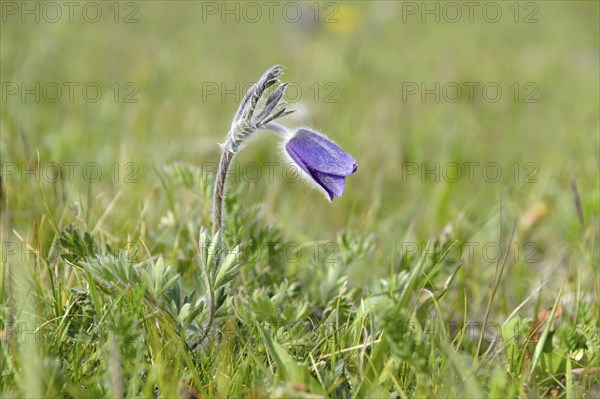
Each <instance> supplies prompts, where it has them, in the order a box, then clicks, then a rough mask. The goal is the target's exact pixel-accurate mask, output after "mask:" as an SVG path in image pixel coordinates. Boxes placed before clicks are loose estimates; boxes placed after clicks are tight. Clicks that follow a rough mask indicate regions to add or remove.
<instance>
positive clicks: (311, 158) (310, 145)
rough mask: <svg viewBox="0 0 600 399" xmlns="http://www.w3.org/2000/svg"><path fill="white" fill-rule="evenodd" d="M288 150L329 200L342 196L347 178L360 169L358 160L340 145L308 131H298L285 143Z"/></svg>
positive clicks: (309, 178)
mask: <svg viewBox="0 0 600 399" xmlns="http://www.w3.org/2000/svg"><path fill="white" fill-rule="evenodd" d="M285 151H286V153H287V154H288V155H289V156H290V158H291V159H292V160H293V161H294V163H295V164H296V165H298V167H299V169H300V170H301V172H302V173H303V174H304V176H305V177H306V178H308V180H309V181H311V182H314V183H316V185H317V187H318V188H319V189H321V190H322V191H324V192H325V194H327V197H328V198H329V201H333V197H334V196H335V197H341V196H342V194H343V192H344V188H346V177H348V176H350V175H351V174H352V173H354V172H356V169H357V167H356V160H354V158H352V157H351V156H350V155H348V153H346V152H345V151H344V150H342V149H341V148H340V147H339V146H338V145H337V144H335V143H334V142H333V141H331V140H329V139H328V138H326V137H324V136H323V135H321V134H319V133H316V132H314V131H311V130H308V129H298V130H297V131H296V132H295V133H294V134H293V135H292V136H291V137H290V138H289V139H288V141H287V142H286V143H285Z"/></svg>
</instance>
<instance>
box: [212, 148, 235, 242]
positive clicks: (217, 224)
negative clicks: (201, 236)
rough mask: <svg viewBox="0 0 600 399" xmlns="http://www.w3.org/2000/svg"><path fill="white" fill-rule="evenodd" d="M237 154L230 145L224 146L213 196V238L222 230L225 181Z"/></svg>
mask: <svg viewBox="0 0 600 399" xmlns="http://www.w3.org/2000/svg"><path fill="white" fill-rule="evenodd" d="M234 155H235V153H234V152H233V151H231V150H230V149H229V145H228V143H226V144H225V145H224V146H223V152H222V153H221V160H220V161H219V170H218V171H217V177H216V179H215V191H214V194H213V213H212V219H213V228H212V233H213V236H214V235H216V234H217V233H218V232H219V231H220V230H221V225H222V223H223V199H224V198H225V180H227V171H228V170H229V165H230V164H231V161H232V160H233V156H234Z"/></svg>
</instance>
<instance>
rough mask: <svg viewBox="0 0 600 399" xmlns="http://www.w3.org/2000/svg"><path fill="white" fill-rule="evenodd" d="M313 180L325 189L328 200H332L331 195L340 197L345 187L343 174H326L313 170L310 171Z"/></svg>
mask: <svg viewBox="0 0 600 399" xmlns="http://www.w3.org/2000/svg"><path fill="white" fill-rule="evenodd" d="M312 176H313V178H314V179H315V181H316V182H317V183H318V184H319V185H320V186H321V187H323V188H324V189H325V191H327V194H329V200H330V201H333V196H334V195H335V196H336V197H341V196H342V194H343V193H344V188H346V178H345V177H343V176H335V175H328V174H327V173H321V172H317V171H314V172H313V173H312Z"/></svg>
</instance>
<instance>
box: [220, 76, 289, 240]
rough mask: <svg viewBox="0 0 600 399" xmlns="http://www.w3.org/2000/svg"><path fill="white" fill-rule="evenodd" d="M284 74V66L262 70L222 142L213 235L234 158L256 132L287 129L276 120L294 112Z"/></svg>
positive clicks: (221, 208)
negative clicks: (287, 94)
mask: <svg viewBox="0 0 600 399" xmlns="http://www.w3.org/2000/svg"><path fill="white" fill-rule="evenodd" d="M282 74H283V66H282V65H275V66H272V67H271V68H269V69H267V70H266V71H265V73H263V75H262V76H261V77H260V79H259V80H258V82H256V83H254V84H253V85H252V87H250V89H249V90H248V92H247V93H246V95H245V96H244V98H243V99H242V102H241V103H240V106H239V108H238V110H237V112H236V113H235V116H234V118H233V121H232V122H231V129H230V130H229V133H228V134H227V140H226V141H225V143H223V144H222V145H221V159H220V161H219V169H218V172H217V177H216V180H215V189H214V195H213V235H214V234H216V233H217V232H219V231H220V230H221V225H222V217H223V215H222V210H223V198H224V191H225V181H226V179H227V171H228V169H229V165H230V164H231V161H232V160H233V157H234V156H235V154H236V153H237V152H238V150H239V149H240V148H241V146H242V145H243V143H244V142H245V141H246V140H248V139H249V138H250V137H251V136H253V135H254V134H255V133H256V132H257V131H260V130H267V129H268V130H275V131H280V130H281V129H284V128H283V127H282V126H280V125H277V124H275V123H273V122H274V121H275V120H277V119H279V118H282V117H284V116H286V115H289V114H291V113H292V112H294V111H293V110H286V109H285V106H286V105H287V101H286V100H285V98H284V96H283V95H284V93H285V89H286V88H287V86H288V84H287V83H281V81H280V80H279V77H280V76H281V75H282ZM275 85H278V87H277V88H276V89H275V90H274V91H273V92H272V93H271V94H269V95H268V96H267V99H266V101H265V102H264V105H262V107H261V105H260V104H259V103H260V100H261V98H263V97H264V96H265V93H266V92H267V91H268V90H269V88H271V87H272V86H275ZM259 108H260V109H259ZM280 132H281V131H280Z"/></svg>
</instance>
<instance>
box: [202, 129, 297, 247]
mask: <svg viewBox="0 0 600 399" xmlns="http://www.w3.org/2000/svg"><path fill="white" fill-rule="evenodd" d="M261 129H264V130H270V131H272V132H275V133H277V134H279V135H281V136H283V137H286V136H288V135H290V134H291V130H290V129H288V128H287V127H285V126H283V125H280V124H279V123H276V122H269V123H267V124H266V125H264V126H263V127H261ZM248 136H250V135H248ZM228 137H231V135H228ZM234 156H235V151H233V150H232V145H231V142H230V140H227V142H226V143H225V144H224V145H223V151H222V152H221V159H220V160H219V169H218V170H217V176H216V179H215V190H214V193H213V212H212V219H213V228H212V233H213V236H214V235H215V234H217V232H219V231H220V230H221V227H222V225H223V200H224V199H225V183H226V180H227V172H228V171H229V165H231V161H232V160H233V157H234Z"/></svg>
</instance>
